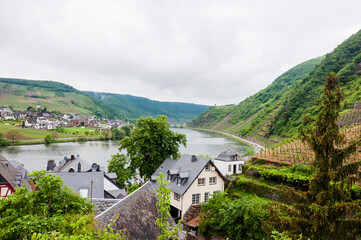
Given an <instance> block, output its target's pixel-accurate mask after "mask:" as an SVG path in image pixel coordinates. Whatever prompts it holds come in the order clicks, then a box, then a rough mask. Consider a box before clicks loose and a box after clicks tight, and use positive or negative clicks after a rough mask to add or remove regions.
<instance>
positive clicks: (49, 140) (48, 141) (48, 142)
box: [44, 134, 53, 144]
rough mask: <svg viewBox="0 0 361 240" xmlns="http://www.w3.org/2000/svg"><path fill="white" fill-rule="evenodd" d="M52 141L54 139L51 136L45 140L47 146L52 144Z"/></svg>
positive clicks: (47, 136)
mask: <svg viewBox="0 0 361 240" xmlns="http://www.w3.org/2000/svg"><path fill="white" fill-rule="evenodd" d="M52 140H53V137H52V136H51V135H50V134H48V135H46V136H45V138H44V141H45V144H50V143H51V141H52Z"/></svg>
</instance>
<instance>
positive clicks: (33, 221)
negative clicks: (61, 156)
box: [0, 170, 93, 239]
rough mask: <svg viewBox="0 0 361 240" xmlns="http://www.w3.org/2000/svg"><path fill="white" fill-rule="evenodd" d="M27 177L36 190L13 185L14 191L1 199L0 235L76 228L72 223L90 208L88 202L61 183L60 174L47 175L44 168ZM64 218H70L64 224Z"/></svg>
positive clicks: (16, 236)
mask: <svg viewBox="0 0 361 240" xmlns="http://www.w3.org/2000/svg"><path fill="white" fill-rule="evenodd" d="M30 177H32V180H33V181H34V182H35V183H36V185H35V186H36V187H38V188H39V190H38V191H36V192H28V191H27V189H26V188H25V187H20V188H16V191H15V193H14V194H12V195H10V196H8V197H7V198H5V199H2V200H1V201H0V216H1V218H0V239H25V238H28V237H30V236H31V235H32V234H33V232H36V233H47V232H52V231H62V232H63V233H66V234H70V233H71V232H72V231H75V230H76V229H74V228H73V227H72V226H71V225H72V224H75V223H76V221H78V220H79V219H80V218H81V217H82V215H84V214H90V213H91V212H92V209H93V206H92V205H91V203H89V201H87V200H86V199H84V198H82V197H80V196H79V195H77V194H74V193H73V192H72V190H71V189H69V188H68V187H66V186H64V185H63V182H62V180H61V179H60V177H58V176H56V175H53V174H49V175H46V172H45V170H43V171H35V172H33V173H32V174H30ZM79 214H80V215H79ZM65 221H69V222H68V223H67V224H63V223H64V222H65Z"/></svg>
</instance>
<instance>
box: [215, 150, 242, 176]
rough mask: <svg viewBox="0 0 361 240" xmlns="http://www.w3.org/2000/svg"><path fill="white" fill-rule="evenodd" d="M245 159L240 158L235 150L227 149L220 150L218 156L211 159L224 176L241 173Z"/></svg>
mask: <svg viewBox="0 0 361 240" xmlns="http://www.w3.org/2000/svg"><path fill="white" fill-rule="evenodd" d="M245 160H246V158H245V157H243V158H242V157H241V156H240V155H239V154H238V153H237V152H235V151H233V150H231V149H228V150H227V151H223V152H221V153H220V154H219V155H218V157H216V158H215V159H213V162H214V164H215V165H216V166H217V168H218V169H219V171H221V173H222V174H223V175H224V176H230V175H232V174H235V173H242V165H243V164H244V163H245Z"/></svg>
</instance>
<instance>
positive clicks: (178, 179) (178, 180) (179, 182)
mask: <svg viewBox="0 0 361 240" xmlns="http://www.w3.org/2000/svg"><path fill="white" fill-rule="evenodd" d="M181 180H182V179H181V178H180V177H178V178H177V185H178V186H180V185H181Z"/></svg>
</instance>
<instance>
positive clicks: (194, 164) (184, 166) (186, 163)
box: [151, 154, 224, 195]
mask: <svg viewBox="0 0 361 240" xmlns="http://www.w3.org/2000/svg"><path fill="white" fill-rule="evenodd" d="M192 159H193V160H192ZM208 163H210V164H212V166H213V167H214V168H215V170H216V171H217V172H218V173H219V175H220V176H221V177H222V178H223V179H224V176H223V175H222V174H221V172H220V171H219V170H218V169H217V168H216V167H215V166H214V164H213V163H212V161H211V160H209V159H207V158H202V157H196V156H195V155H188V154H184V155H182V156H181V157H180V158H179V159H178V160H173V159H169V158H168V159H166V160H165V161H164V162H163V163H162V164H161V165H160V167H159V168H158V169H157V170H156V171H155V172H154V173H153V175H152V176H151V179H152V180H153V179H155V178H156V177H158V176H159V173H163V174H164V175H165V176H167V173H168V170H170V169H179V174H178V176H179V177H180V178H181V184H178V183H177V179H173V180H172V181H170V182H169V189H170V190H171V191H173V192H176V193H178V194H180V195H183V194H184V193H185V192H186V191H187V190H188V188H189V187H190V185H192V183H193V182H194V180H195V179H196V178H197V177H198V175H199V174H200V173H201V171H202V170H203V169H204V168H205V166H206V165H207V164H208ZM154 185H155V186H157V185H158V182H157V181H155V182H154Z"/></svg>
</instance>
